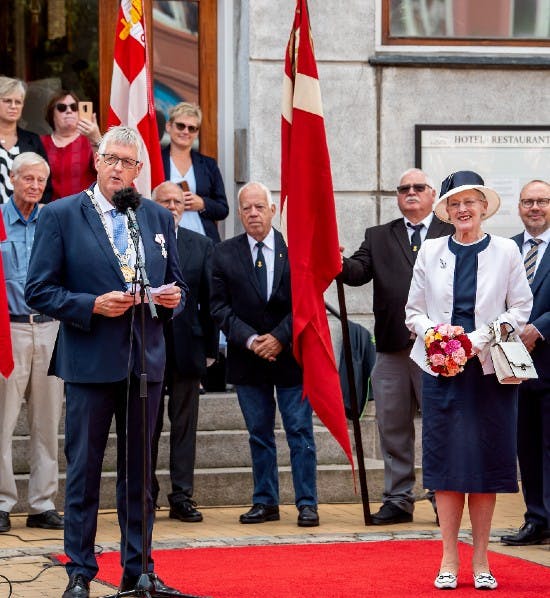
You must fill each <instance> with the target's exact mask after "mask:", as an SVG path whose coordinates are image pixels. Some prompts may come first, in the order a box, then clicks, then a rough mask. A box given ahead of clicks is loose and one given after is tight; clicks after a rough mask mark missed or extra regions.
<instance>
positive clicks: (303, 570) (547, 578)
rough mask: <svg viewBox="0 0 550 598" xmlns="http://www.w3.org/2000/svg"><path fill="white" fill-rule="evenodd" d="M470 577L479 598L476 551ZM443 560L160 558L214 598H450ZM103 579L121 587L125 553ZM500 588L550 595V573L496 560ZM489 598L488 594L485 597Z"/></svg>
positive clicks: (465, 587) (300, 555)
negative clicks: (440, 573) (439, 585)
mask: <svg viewBox="0 0 550 598" xmlns="http://www.w3.org/2000/svg"><path fill="white" fill-rule="evenodd" d="M460 553H461V562H462V571H461V573H460V575H459V579H458V584H459V585H458V588H457V590H455V593H454V594H453V593H451V595H452V596H455V595H456V594H457V593H458V596H460V597H462V596H472V597H473V596H477V598H480V593H479V590H474V588H473V583H472V575H471V565H470V563H471V555H472V549H471V547H470V546H469V545H467V544H461V545H460ZM440 554H441V545H440V542H438V541H434V540H429V541H428V540H425V541H423V540H393V541H389V542H360V543H358V542H353V543H351V542H350V543H339V544H298V545H295V544H293V545H277V546H254V547H243V548H240V547H235V548H187V549H182V550H157V551H154V553H153V557H154V559H155V571H156V573H158V575H159V576H160V577H161V578H162V579H163V580H164V581H165V582H166V583H168V584H169V585H171V586H173V587H176V588H178V589H179V590H181V591H182V592H188V593H190V594H197V595H201V596H212V597H213V598H267V597H271V596H274V597H275V596H276V597H277V598H294V597H299V598H309V597H315V598H319V597H321V598H324V597H327V598H328V597H330V598H339V597H342V598H343V597H344V596H345V597H346V598H350V597H361V596H365V597H368V598H395V597H400V596H407V597H410V596H411V595H412V596H414V597H415V598H419V597H422V598H424V597H430V596H438V597H439V598H442V596H447V594H448V592H444V593H443V595H442V593H441V590H437V589H435V588H434V587H433V579H434V577H435V575H436V572H437V567H438V565H439V559H440ZM98 562H99V566H100V570H99V575H98V579H101V580H103V581H106V582H108V583H111V584H113V585H116V584H118V582H119V580H120V575H121V572H120V566H119V554H118V553H114V552H111V553H104V554H101V555H99V557H98ZM490 562H491V568H492V571H493V574H494V575H495V577H496V578H497V581H498V582H499V587H498V590H497V592H498V594H497V595H495V598H497V596H498V598H508V597H510V596H514V597H517V598H529V597H531V596H532V597H533V598H534V597H535V596H536V597H539V596H544V595H548V592H549V589H550V568H547V567H544V566H542V565H536V564H534V563H530V562H528V561H524V560H521V559H517V558H513V557H509V556H505V555H501V554H497V553H491V556H490ZM483 595H485V594H483Z"/></svg>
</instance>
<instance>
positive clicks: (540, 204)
mask: <svg viewBox="0 0 550 598" xmlns="http://www.w3.org/2000/svg"><path fill="white" fill-rule="evenodd" d="M518 211H519V216H520V218H521V220H522V221H523V224H524V226H525V230H524V231H523V232H522V233H520V234H519V235H516V236H515V237H513V239H514V241H516V243H517V244H518V247H519V248H520V251H521V252H522V255H523V261H524V264H525V273H526V276H527V281H528V282H529V284H530V285H531V291H532V293H533V310H532V311H531V316H530V318H529V323H528V324H527V326H525V328H524V330H523V332H522V334H521V340H522V341H523V342H524V344H525V346H526V347H527V349H528V350H529V351H530V352H531V355H532V357H533V362H534V363H535V367H536V369H537V373H538V375H539V377H538V380H528V381H526V382H522V383H521V384H520V386H519V404H518V458H519V468H520V472H521V484H522V490H523V498H524V500H525V505H526V507H527V511H526V512H525V516H524V517H525V523H524V524H523V526H522V527H521V528H520V529H519V531H518V532H517V533H515V534H511V535H506V536H503V537H502V538H501V541H502V543H503V544H508V545H509V546H527V545H532V544H543V543H545V542H549V541H550V250H549V249H548V244H549V243H550V183H548V182H546V181H540V180H535V181H530V182H529V183H527V184H526V185H524V187H523V189H522V190H521V193H520V200H519V205H518Z"/></svg>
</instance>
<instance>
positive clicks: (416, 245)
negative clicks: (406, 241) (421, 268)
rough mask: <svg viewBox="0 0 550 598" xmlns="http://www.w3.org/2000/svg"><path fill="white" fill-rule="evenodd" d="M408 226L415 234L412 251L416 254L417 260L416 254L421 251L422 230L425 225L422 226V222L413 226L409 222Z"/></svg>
mask: <svg viewBox="0 0 550 598" xmlns="http://www.w3.org/2000/svg"><path fill="white" fill-rule="evenodd" d="M407 226H408V227H409V228H412V230H413V234H412V237H411V249H412V252H413V253H414V257H415V259H416V254H417V253H418V250H419V249H420V244H421V243H422V238H421V237H420V231H421V230H422V227H423V226H424V225H423V224H422V222H421V223H420V224H411V223H410V222H407Z"/></svg>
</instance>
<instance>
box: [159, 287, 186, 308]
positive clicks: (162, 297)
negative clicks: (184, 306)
mask: <svg viewBox="0 0 550 598" xmlns="http://www.w3.org/2000/svg"><path fill="white" fill-rule="evenodd" d="M180 301H181V289H180V288H179V287H178V286H176V285H174V286H172V287H169V288H168V289H166V290H164V291H162V293H159V294H158V295H155V303H158V304H159V305H162V307H167V308H168V309H175V308H176V307H177V306H178V305H179V304H180Z"/></svg>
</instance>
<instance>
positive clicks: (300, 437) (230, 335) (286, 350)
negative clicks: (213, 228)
mask: <svg viewBox="0 0 550 598" xmlns="http://www.w3.org/2000/svg"><path fill="white" fill-rule="evenodd" d="M238 200H239V215H240V218H241V222H242V224H243V227H244V230H245V233H244V234H242V235H238V236H236V237H234V238H233V239H229V240H227V241H224V242H222V243H220V244H218V245H216V247H215V248H214V257H213V264H212V291H211V297H210V306H211V310H212V315H213V317H214V320H215V321H216V322H217V324H218V325H219V326H220V328H221V330H222V331H223V332H224V334H225V335H226V337H227V351H228V354H227V380H228V382H230V383H232V384H234V385H235V387H236V390H237V397H238V399H239V405H240V407H241V410H242V412H243V416H244V420H245V422H246V427H247V429H248V433H249V444H250V452H251V456H252V472H253V476H254V494H253V497H252V502H253V505H252V508H251V509H250V510H249V511H248V512H246V513H243V514H242V515H241V517H240V522H241V523H264V522H265V521H277V520H278V519H279V518H280V515H279V479H278V472H277V451H276V446H275V432H274V428H275V408H276V404H277V405H278V406H279V411H280V413H281V418H282V422H283V427H284V430H285V433H286V438H287V442H288V445H289V448H290V465H291V469H292V480H293V483H294V494H295V503H296V507H297V508H298V525H299V526H300V527H313V526H317V525H319V515H318V513H317V484H316V467H317V458H316V451H315V441H314V438H313V423H312V411H311V405H310V403H309V401H308V399H307V397H304V398H302V370H301V369H300V366H299V365H298V363H297V362H296V360H295V359H294V356H293V354H292V305H291V292H290V268H289V261H288V254H287V247H286V244H285V242H284V239H283V236H282V235H281V233H280V232H279V231H276V230H275V229H274V228H273V227H272V225H271V220H272V219H273V216H274V215H275V211H276V208H275V205H274V203H273V200H272V199H271V193H270V192H269V189H267V187H266V186H265V185H262V184H261V183H247V184H246V185H245V186H244V187H242V189H241V190H240V191H239V196H238ZM275 392H276V394H277V403H276V402H275Z"/></svg>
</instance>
